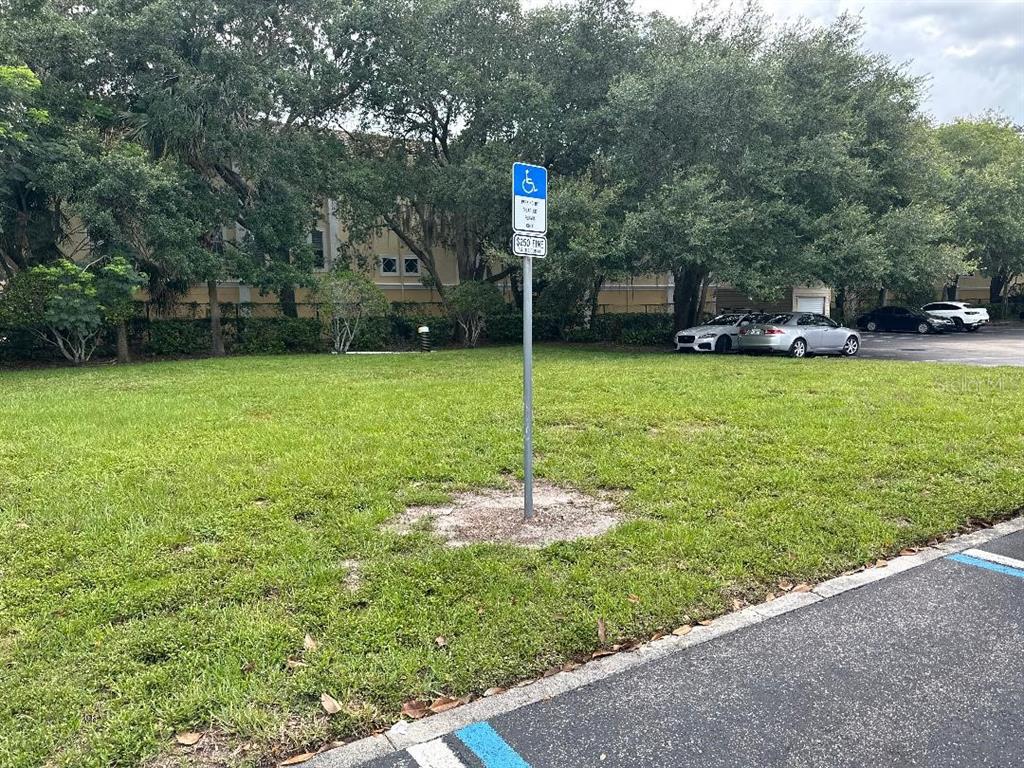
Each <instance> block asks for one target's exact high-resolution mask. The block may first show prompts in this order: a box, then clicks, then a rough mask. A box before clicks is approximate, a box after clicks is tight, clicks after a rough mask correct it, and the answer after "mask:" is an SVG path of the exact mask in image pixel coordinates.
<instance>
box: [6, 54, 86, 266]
mask: <svg viewBox="0 0 1024 768" xmlns="http://www.w3.org/2000/svg"><path fill="white" fill-rule="evenodd" d="M68 149H69V147H68V143H67V141H66V140H65V137H64V135H63V131H62V127H61V126H60V125H59V124H55V121H53V120H52V119H51V114H50V112H49V111H48V110H47V109H46V106H45V99H44V96H43V84H42V81H41V80H40V79H39V77H38V76H37V75H36V73H35V72H34V71H33V70H32V69H30V68H29V67H27V66H25V65H23V64H15V65H0V280H2V279H5V278H6V279H10V278H11V277H13V276H14V274H15V273H16V272H18V271H20V270H23V269H27V268H29V267H31V266H33V265H35V264H42V263H46V262H49V261H53V260H54V259H56V258H58V257H59V256H60V251H59V247H58V246H59V243H60V241H61V240H62V238H63V236H64V234H65V232H66V225H67V221H66V217H65V216H64V215H63V214H64V212H63V210H62V207H61V200H60V198H59V196H58V195H56V194H55V193H54V191H53V190H52V189H51V188H50V184H49V183H48V182H50V181H52V179H51V178H48V177H50V176H52V175H53V174H54V171H55V170H56V169H59V168H61V167H62V165H63V163H64V161H65V159H66V155H67V153H68Z"/></svg>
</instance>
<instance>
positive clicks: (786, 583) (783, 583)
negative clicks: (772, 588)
mask: <svg viewBox="0 0 1024 768" xmlns="http://www.w3.org/2000/svg"><path fill="white" fill-rule="evenodd" d="M792 588H793V582H792V581H790V580H789V579H780V580H779V589H781V590H782V591H783V592H789V591H790V590H791V589H792Z"/></svg>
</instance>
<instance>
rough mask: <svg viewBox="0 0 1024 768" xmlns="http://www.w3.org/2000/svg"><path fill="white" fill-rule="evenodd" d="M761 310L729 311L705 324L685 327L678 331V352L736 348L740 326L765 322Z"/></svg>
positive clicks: (744, 326)
mask: <svg viewBox="0 0 1024 768" xmlns="http://www.w3.org/2000/svg"><path fill="white" fill-rule="evenodd" d="M767 318H768V316H767V315H764V314H762V313H760V312H728V313H726V314H724V315H718V316H717V317H714V318H712V319H711V320H708V321H707V322H706V323H704V324H703V325H697V326H694V327H693V328H685V329H683V330H681V331H679V332H678V333H676V352H729V351H731V350H734V349H736V347H737V345H738V339H739V335H740V328H746V327H747V326H748V325H752V324H754V323H760V322H764V321H765V320H766V319H767Z"/></svg>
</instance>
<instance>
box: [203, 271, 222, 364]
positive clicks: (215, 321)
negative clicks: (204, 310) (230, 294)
mask: <svg viewBox="0 0 1024 768" xmlns="http://www.w3.org/2000/svg"><path fill="white" fill-rule="evenodd" d="M206 290H207V292H208V293H209V302H210V338H211V339H212V340H213V344H212V345H211V348H210V354H212V355H213V356H214V357H224V332H223V330H222V329H221V326H220V296H219V295H218V294H217V281H216V280H207V281H206Z"/></svg>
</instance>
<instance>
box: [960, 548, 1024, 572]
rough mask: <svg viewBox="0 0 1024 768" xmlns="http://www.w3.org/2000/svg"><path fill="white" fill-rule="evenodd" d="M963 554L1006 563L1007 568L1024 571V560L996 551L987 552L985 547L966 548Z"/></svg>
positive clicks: (1001, 563)
mask: <svg viewBox="0 0 1024 768" xmlns="http://www.w3.org/2000/svg"><path fill="white" fill-rule="evenodd" d="M963 554H965V555H968V556H969V557H976V558H978V559H979V560H988V561H989V562H990V563H999V564H1000V565H1005V566H1006V567H1007V568H1017V569H1018V570H1021V571H1024V560H1018V559H1017V558H1015V557H1007V556H1006V555H997V554H996V553H995V552H986V551H985V550H983V549H965V550H964V552H963Z"/></svg>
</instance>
